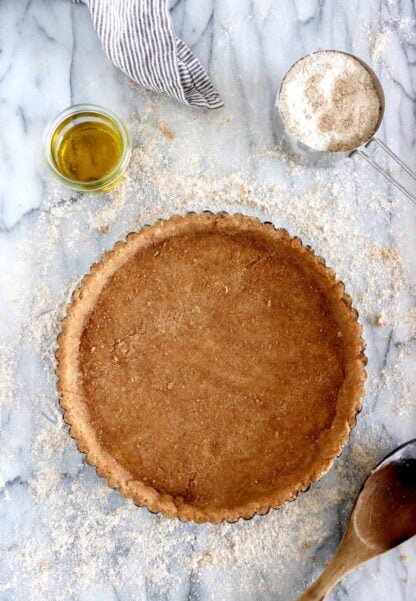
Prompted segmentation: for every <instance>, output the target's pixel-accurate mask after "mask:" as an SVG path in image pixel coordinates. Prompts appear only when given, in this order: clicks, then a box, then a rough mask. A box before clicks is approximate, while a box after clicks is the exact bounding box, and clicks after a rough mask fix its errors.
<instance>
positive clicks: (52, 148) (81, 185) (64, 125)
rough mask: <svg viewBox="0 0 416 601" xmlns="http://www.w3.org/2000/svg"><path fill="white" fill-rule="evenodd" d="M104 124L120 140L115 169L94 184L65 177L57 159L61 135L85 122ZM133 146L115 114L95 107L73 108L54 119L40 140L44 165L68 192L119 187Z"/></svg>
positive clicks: (87, 105)
mask: <svg viewBox="0 0 416 601" xmlns="http://www.w3.org/2000/svg"><path fill="white" fill-rule="evenodd" d="M86 121H95V122H101V123H104V124H105V125H106V126H107V127H110V128H112V129H113V130H114V131H115V132H116V133H117V135H118V136H120V139H121V147H122V151H121V155H120V160H119V161H118V163H117V165H116V166H115V167H114V169H112V170H111V171H110V172H109V173H107V174H106V175H104V176H103V177H101V178H99V179H97V180H94V181H80V180H77V179H72V178H70V177H67V176H66V175H64V174H63V173H62V172H61V171H60V170H59V168H58V165H57V161H56V155H57V152H58V150H59V148H60V145H61V143H62V137H63V134H65V133H67V132H68V130H70V128H71V127H74V126H75V125H77V124H79V123H82V122H86ZM131 150H132V143H131V137H130V133H129V131H128V129H127V127H126V126H125V124H124V123H123V121H122V120H121V119H120V118H119V117H117V115H116V114H115V113H113V112H112V111H110V110H109V109H106V108H104V107H102V106H97V105H94V104H75V105H74V106H70V107H69V108H67V109H65V110H64V111H62V112H61V113H59V115H56V117H54V118H53V119H52V120H51V121H50V122H49V123H48V125H47V127H46V129H45V133H44V136H43V152H44V155H45V158H46V162H47V163H48V165H49V168H50V169H51V171H52V172H53V173H54V174H55V176H56V177H57V178H58V179H59V180H60V181H61V182H62V183H63V184H65V185H66V186H68V187H69V188H73V189H74V190H83V191H85V192H87V191H88V192H94V191H98V190H101V191H105V190H109V189H111V188H113V187H114V186H115V185H117V184H118V183H119V181H120V180H121V178H122V176H123V174H124V172H125V171H126V169H127V166H128V164H129V161H130V157H131Z"/></svg>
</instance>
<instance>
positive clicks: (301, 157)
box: [274, 50, 416, 204]
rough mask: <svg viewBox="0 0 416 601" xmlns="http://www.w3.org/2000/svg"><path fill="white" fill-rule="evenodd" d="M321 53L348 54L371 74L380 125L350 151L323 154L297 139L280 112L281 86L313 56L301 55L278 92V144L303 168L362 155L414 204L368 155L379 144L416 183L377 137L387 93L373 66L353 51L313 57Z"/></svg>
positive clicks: (415, 175) (410, 195)
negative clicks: (295, 67)
mask: <svg viewBox="0 0 416 601" xmlns="http://www.w3.org/2000/svg"><path fill="white" fill-rule="evenodd" d="M318 52H339V53H340V54H346V55H348V56H351V57H352V58H354V59H355V60H357V61H358V62H359V63H361V65H362V66H363V67H364V68H365V69H366V70H367V71H368V73H369V74H370V76H371V78H372V80H373V85H374V88H375V90H376V92H377V95H378V98H379V101H380V115H379V118H378V122H377V126H376V128H375V131H374V133H373V134H372V136H371V137H370V138H369V139H368V140H367V141H366V142H364V143H363V144H362V145H360V146H358V147H357V148H353V149H351V150H348V151H323V150H315V149H313V148H311V147H310V146H307V145H306V144H304V143H303V142H301V140H299V139H298V138H296V137H295V136H294V135H293V134H292V133H291V132H290V131H289V130H288V128H287V126H286V123H285V121H284V118H283V115H282V112H281V110H280V94H281V91H282V86H283V83H284V81H285V78H286V77H287V75H288V74H289V72H290V71H291V70H292V68H293V67H294V66H295V65H296V64H297V63H298V62H300V61H302V60H303V59H304V58H306V57H307V56H310V54H306V55H305V56H302V57H301V58H300V59H299V60H298V61H296V63H294V64H293V65H292V66H291V67H290V69H289V70H288V71H287V72H286V73H285V75H284V77H283V79H282V81H281V83H280V86H279V91H278V93H277V96H276V103H275V118H274V126H275V131H276V135H277V138H278V143H279V145H280V146H281V147H282V149H283V150H284V151H286V152H287V153H288V154H289V155H290V156H291V157H292V158H293V159H294V160H295V161H297V162H300V163H302V164H304V165H313V166H318V167H329V166H330V165H332V164H333V163H334V162H336V161H338V160H340V159H344V158H347V157H351V156H353V155H354V154H358V155H359V156H361V157H363V158H364V159H365V160H366V161H367V162H368V163H369V164H370V165H372V166H373V167H374V168H375V169H377V171H378V172H379V173H381V174H382V175H383V176H384V177H385V178H386V179H387V180H388V181H389V182H391V183H392V184H393V185H394V186H395V187H396V188H398V189H399V190H400V191H401V192H402V193H403V194H404V195H405V196H407V198H409V199H410V200H411V201H412V202H414V203H415V204H416V194H414V193H412V192H410V191H409V190H407V189H406V188H405V187H404V186H403V185H402V184H400V182H398V181H397V179H396V178H394V177H393V176H392V175H390V173H388V171H386V170H385V169H384V168H383V167H382V166H381V165H379V163H377V162H376V161H375V160H374V159H372V158H371V157H370V156H369V154H368V153H367V149H368V148H369V147H370V146H371V145H372V144H375V145H377V146H378V147H379V148H381V149H382V150H383V151H384V152H385V153H386V154H387V155H388V156H389V157H391V158H392V159H393V160H394V161H395V162H396V163H397V164H398V165H400V167H401V168H402V169H404V170H405V171H406V173H408V174H409V175H410V176H411V177H412V178H413V179H414V180H415V181H416V173H415V172H414V171H413V170H412V169H410V167H409V166H408V165H406V164H405V163H404V162H403V161H402V160H401V159H400V157H398V156H397V154H396V153H394V152H393V151H392V150H391V149H390V148H389V147H388V146H387V145H386V144H385V143H384V142H383V141H382V140H380V139H379V138H376V137H375V135H376V133H377V131H378V130H379V128H380V125H381V123H382V121H383V117H384V111H385V107H386V102H385V96H384V90H383V87H382V85H381V82H380V80H379V78H378V77H377V75H376V74H375V73H374V71H373V70H372V69H371V67H369V65H367V63H366V62H364V61H363V60H361V59H360V58H358V56H355V54H351V53H350V52H343V51H341V50H327V51H325V50H323V51H322V50H318V51H317V52H312V53H311V54H317V53H318Z"/></svg>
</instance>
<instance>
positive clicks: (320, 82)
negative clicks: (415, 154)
mask: <svg viewBox="0 0 416 601" xmlns="http://www.w3.org/2000/svg"><path fill="white" fill-rule="evenodd" d="M279 100H280V109H281V113H282V117H283V120H284V122H285V124H286V127H287V129H288V130H289V132H290V133H291V134H292V135H293V136H295V137H296V138H297V139H298V140H299V141H301V142H303V143H304V144H306V145H307V146H309V147H310V148H313V149H314V150H321V151H331V152H339V151H348V150H353V149H354V148H357V147H358V146H361V145H362V144H364V143H365V142H367V141H368V140H369V139H370V138H371V136H372V135H373V134H374V132H375V130H376V129H377V126H378V123H379V117H380V112H381V104H380V98H379V95H378V93H377V90H376V89H375V87H374V81H373V78H372V76H371V74H370V73H369V71H368V70H367V69H366V68H365V67H364V65H362V64H361V63H360V61H358V60H357V59H356V58H354V57H353V56H350V55H349V54H344V53H342V52H337V51H335V50H323V51H320V52H314V53H312V54H309V55H308V56H306V57H304V58H303V59H301V60H300V61H298V62H297V63H295V65H294V66H293V67H292V68H291V69H290V70H289V71H288V73H287V74H286V77H285V78H284V80H283V83H282V86H281V90H280V96H279Z"/></svg>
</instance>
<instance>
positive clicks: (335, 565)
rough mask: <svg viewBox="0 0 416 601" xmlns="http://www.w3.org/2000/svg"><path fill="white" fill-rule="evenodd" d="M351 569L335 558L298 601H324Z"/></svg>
mask: <svg viewBox="0 0 416 601" xmlns="http://www.w3.org/2000/svg"><path fill="white" fill-rule="evenodd" d="M350 569H351V568H350V567H349V566H346V565H345V564H344V563H341V562H340V561H337V557H335V558H334V559H333V560H332V561H331V562H330V563H329V564H328V565H327V567H326V568H325V570H324V571H323V572H322V574H321V575H320V576H319V578H318V579H317V580H315V582H314V583H313V584H312V585H311V586H310V587H309V588H308V590H307V591H305V592H304V593H303V595H302V596H301V597H299V600H298V601H323V600H324V599H325V598H326V596H327V595H328V593H330V591H331V590H332V589H333V588H334V586H335V585H336V584H337V582H339V581H340V580H341V579H342V578H343V577H344V576H345V574H347V573H348V572H349V571H350Z"/></svg>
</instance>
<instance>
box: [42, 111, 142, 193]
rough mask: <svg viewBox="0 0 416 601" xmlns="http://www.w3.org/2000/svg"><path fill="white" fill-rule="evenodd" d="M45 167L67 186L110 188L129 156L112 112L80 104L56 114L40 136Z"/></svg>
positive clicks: (122, 131) (126, 140)
mask: <svg viewBox="0 0 416 601" xmlns="http://www.w3.org/2000/svg"><path fill="white" fill-rule="evenodd" d="M44 152H45V156H46V160H47V162H48V164H49V167H50V168H51V169H52V171H53V172H54V173H55V175H56V176H57V177H58V178H59V179H60V180H61V181H62V182H63V183H64V184H66V185H67V186H69V187H71V188H75V189H77V190H85V191H88V190H90V191H94V190H108V189H110V188H113V187H114V186H115V185H116V184H117V183H119V181H120V180H121V178H122V176H123V174H124V172H125V170H126V168H127V165H128V163H129V160H130V155H131V139H130V135H129V132H128V130H127V128H126V126H125V125H124V123H123V122H122V121H121V119H119V117H117V115H115V114H114V113H113V112H112V111H109V110H108V109H105V108H103V107H100V106H95V105H90V104H80V105H76V106H72V107H70V108H68V109H66V110H65V111H63V112H62V113H60V114H59V115H57V116H56V117H55V118H54V119H53V120H52V121H51V122H50V123H49V125H48V127H47V128H46V131H45V136H44Z"/></svg>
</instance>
